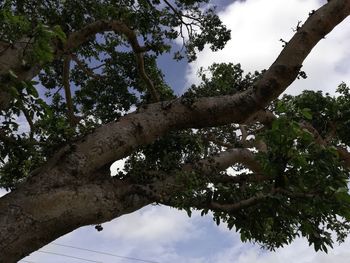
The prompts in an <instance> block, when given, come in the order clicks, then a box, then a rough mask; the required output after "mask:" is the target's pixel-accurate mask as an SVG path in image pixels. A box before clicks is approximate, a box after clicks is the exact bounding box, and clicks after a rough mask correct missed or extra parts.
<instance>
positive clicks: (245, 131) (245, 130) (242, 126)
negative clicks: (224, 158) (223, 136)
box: [239, 124, 248, 143]
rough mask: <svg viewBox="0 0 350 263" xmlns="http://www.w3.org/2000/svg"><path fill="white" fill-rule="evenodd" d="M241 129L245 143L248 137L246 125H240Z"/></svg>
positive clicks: (242, 140)
mask: <svg viewBox="0 0 350 263" xmlns="http://www.w3.org/2000/svg"><path fill="white" fill-rule="evenodd" d="M239 129H240V130H241V133H242V139H241V142H242V143H244V142H245V141H246V139H247V137H248V133H247V129H246V127H245V125H243V124H240V125H239Z"/></svg>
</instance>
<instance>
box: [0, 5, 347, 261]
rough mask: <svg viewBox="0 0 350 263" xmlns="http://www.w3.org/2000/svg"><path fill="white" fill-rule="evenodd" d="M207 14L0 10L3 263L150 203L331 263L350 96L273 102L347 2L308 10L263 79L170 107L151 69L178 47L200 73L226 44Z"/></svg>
mask: <svg viewBox="0 0 350 263" xmlns="http://www.w3.org/2000/svg"><path fill="white" fill-rule="evenodd" d="M206 2H207V1H205V0H202V1H193V0H177V1H166V0H164V1H158V0H140V1H133V0H128V1H126V0H125V1H114V0H109V1H107V0H99V1H91V2H90V1H54V0H45V1H31V0H17V1H14V0H6V1H4V2H3V3H2V4H1V11H0V17H1V20H2V21H3V23H2V24H1V39H0V83H1V87H0V95H1V96H0V98H1V99H0V110H1V121H2V123H1V130H0V138H1V143H0V147H1V148H0V153H1V155H0V158H1V159H0V161H1V170H0V171H1V173H0V185H1V187H5V188H7V189H9V190H11V192H10V193H9V194H7V195H5V196H4V197H2V198H1V199H0V233H1V235H0V249H1V251H2V253H1V256H0V262H16V261H17V260H19V259H21V258H23V257H25V256H26V255H28V254H29V253H30V252H32V251H35V250H37V249H39V248H40V247H42V246H44V245H45V244H47V243H49V242H50V241H52V240H54V239H56V238H57V237H59V236H61V235H63V234H66V233H68V232H70V231H72V230H74V229H76V228H78V227H80V226H84V225H89V224H96V225H99V224H101V223H103V222H106V221H108V220H111V219H113V218H116V217H118V216H121V215H123V214H126V213H130V212H133V211H136V210H138V209H140V208H141V207H144V206H146V205H148V204H151V203H154V202H156V203H159V204H164V205H168V206H173V207H177V208H179V209H184V210H186V211H187V212H188V214H189V215H190V214H191V211H192V210H193V209H197V210H201V211H202V215H204V214H207V213H208V212H209V211H211V212H212V214H213V217H214V220H215V221H216V222H217V223H218V224H219V223H220V222H221V221H223V222H226V223H227V226H228V227H229V228H232V227H235V229H236V230H237V231H239V232H240V234H241V238H242V240H243V241H245V240H253V241H257V242H259V243H261V244H262V245H263V246H265V247H267V248H269V249H274V248H276V247H280V246H283V245H284V244H288V243H290V242H291V241H292V240H293V239H294V238H295V237H296V236H299V235H302V236H305V237H306V238H307V239H308V240H309V242H310V244H313V245H314V248H315V249H316V250H324V251H327V247H331V246H332V243H333V239H332V236H331V232H332V231H333V232H335V233H336V234H337V240H338V241H342V240H344V238H345V237H346V235H347V233H348V231H349V229H350V225H349V222H348V220H349V219H350V210H349V208H350V196H349V194H348V186H347V182H348V178H349V167H350V153H349V152H348V148H349V146H350V137H349V134H348V133H347V129H348V128H347V127H348V126H349V116H350V114H349V113H350V90H349V88H348V87H347V86H346V84H344V83H343V84H341V85H340V86H339V88H338V92H339V96H337V97H332V96H330V95H328V94H322V93H321V92H311V91H305V92H303V93H302V94H301V95H298V96H295V97H292V96H284V97H282V98H280V99H278V96H279V95H280V94H281V93H282V92H283V91H284V90H285V89H286V88H287V87H288V86H289V85H290V84H291V83H292V82H293V81H294V80H295V79H296V78H297V77H305V73H304V72H303V71H301V67H302V63H303V61H304V59H305V58H306V57H307V56H308V54H309V53H310V52H311V50H312V48H313V47H314V46H315V45H316V44H317V43H318V42H319V41H320V40H322V39H323V38H324V37H325V35H327V34H328V33H329V32H330V31H332V29H333V28H334V27H335V26H336V25H338V24H339V23H341V22H342V21H343V20H344V19H345V18H346V17H347V16H348V15H349V14H350V1H344V0H332V1H329V2H328V3H327V4H325V5H324V6H322V7H321V8H320V9H318V10H317V11H311V12H310V14H309V18H308V19H307V21H305V23H304V24H303V25H299V26H298V28H297V30H296V33H295V35H294V36H293V38H292V39H291V40H290V41H288V42H286V43H285V47H284V49H283V50H282V52H281V54H280V55H279V56H278V57H277V59H276V61H275V62H274V63H273V64H272V65H271V66H270V68H269V69H267V70H265V71H263V72H255V73H252V74H247V75H244V74H243V71H242V69H241V68H240V66H239V65H233V64H214V65H212V66H211V67H210V68H209V69H207V70H202V72H201V76H202V83H201V84H200V85H197V86H195V85H193V86H192V87H191V88H190V89H189V90H188V91H187V92H186V93H185V94H184V95H183V96H181V97H176V96H175V95H174V94H173V92H172V89H171V88H170V87H169V86H168V85H167V84H166V83H165V82H164V80H163V75H162V73H161V71H160V69H158V68H157V65H156V58H157V56H159V55H161V54H163V53H164V52H174V51H173V47H172V45H171V42H170V41H171V40H173V39H175V38H178V37H180V38H181V37H182V39H183V47H184V48H183V49H181V50H179V51H176V50H175V52H174V58H175V59H185V58H187V59H188V60H189V61H191V60H194V59H195V58H196V52H198V51H200V50H202V49H203V48H204V46H205V45H207V44H209V45H210V46H211V48H212V49H213V50H217V49H220V48H223V47H224V45H225V43H226V42H227V41H228V40H229V31H228V30H227V29H226V27H225V26H224V25H222V23H221V21H220V20H219V18H218V16H217V15H216V14H215V10H213V9H210V8H209V9H208V8H204V7H205V4H206ZM247 19H248V18H247ZM325 41H326V40H325ZM208 73H209V74H208ZM131 107H136V111H134V112H132V113H127V112H128V111H129V110H130V109H131ZM23 123H25V124H24V126H25V128H23ZM125 157H127V162H126V166H125V169H124V170H123V171H120V172H119V173H118V174H117V175H115V176H111V175H110V165H111V164H112V163H113V162H114V161H116V160H119V159H122V158H125ZM228 167H233V168H234V169H235V171H236V175H235V176H232V175H229V174H227V172H226V169H227V168H228Z"/></svg>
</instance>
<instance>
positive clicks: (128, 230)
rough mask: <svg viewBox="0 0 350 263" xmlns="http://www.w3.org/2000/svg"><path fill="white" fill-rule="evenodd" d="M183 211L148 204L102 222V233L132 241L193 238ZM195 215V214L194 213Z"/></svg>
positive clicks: (158, 241)
mask: <svg viewBox="0 0 350 263" xmlns="http://www.w3.org/2000/svg"><path fill="white" fill-rule="evenodd" d="M184 214H185V212H183V211H182V212H180V211H178V210H176V209H169V208H167V207H164V206H155V205H154V206H148V207H146V208H144V209H141V210H139V211H137V212H135V213H132V214H129V215H125V216H122V217H120V218H118V220H115V221H112V222H110V223H107V224H104V228H105V229H106V231H103V232H102V234H103V235H106V236H108V237H109V238H112V239H117V240H120V239H123V240H126V241H132V242H133V243H139V242H144V243H148V244H151V243H152V242H157V243H158V244H160V243H162V244H164V243H172V242H176V241H179V240H182V241H183V240H185V239H188V238H193V237H194V236H193V233H189V231H188V230H189V229H191V230H193V231H194V232H196V229H194V226H193V225H191V222H190V221H189V220H188V219H187V217H186V216H184ZM194 217H195V215H194Z"/></svg>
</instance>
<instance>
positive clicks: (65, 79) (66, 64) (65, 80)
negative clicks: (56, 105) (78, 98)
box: [62, 55, 77, 127]
mask: <svg viewBox="0 0 350 263" xmlns="http://www.w3.org/2000/svg"><path fill="white" fill-rule="evenodd" d="M70 62H71V56H70V55H66V56H65V57H64V60H63V70H62V84H63V87H64V93H65V97H66V103H67V117H68V121H69V123H70V125H71V126H72V127H74V126H75V125H76V124H77V119H76V117H75V115H74V106H73V100H72V93H71V90H70V83H69V71H70Z"/></svg>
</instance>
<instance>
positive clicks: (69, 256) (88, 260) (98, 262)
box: [37, 250, 103, 263]
mask: <svg viewBox="0 0 350 263" xmlns="http://www.w3.org/2000/svg"><path fill="white" fill-rule="evenodd" d="M37 252H40V253H45V254H51V255H56V256H61V257H67V258H74V259H79V260H82V261H86V262H94V263H103V262H102V261H96V260H91V259H86V258H80V257H74V256H71V255H66V254H61V253H56V252H51V251H44V250H38V251H37Z"/></svg>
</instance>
